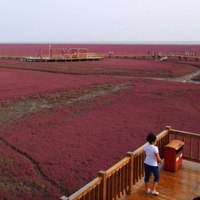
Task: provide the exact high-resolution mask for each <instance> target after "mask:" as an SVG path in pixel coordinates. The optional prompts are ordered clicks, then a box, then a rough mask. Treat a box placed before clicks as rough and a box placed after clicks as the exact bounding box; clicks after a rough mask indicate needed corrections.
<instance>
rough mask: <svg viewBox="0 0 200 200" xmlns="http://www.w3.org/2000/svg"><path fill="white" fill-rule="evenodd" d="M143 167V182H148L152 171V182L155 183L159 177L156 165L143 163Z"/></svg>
mask: <svg viewBox="0 0 200 200" xmlns="http://www.w3.org/2000/svg"><path fill="white" fill-rule="evenodd" d="M144 168H145V178H144V182H145V183H148V182H149V178H150V176H151V173H153V175H154V182H155V183H157V182H158V181H159V179H160V172H159V168H158V166H151V165H147V164H146V163H144Z"/></svg>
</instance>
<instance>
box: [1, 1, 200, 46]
mask: <svg viewBox="0 0 200 200" xmlns="http://www.w3.org/2000/svg"><path fill="white" fill-rule="evenodd" d="M199 7H200V1H199V0H190V1H188V0H168V1H165V2H164V1H160V0H124V1H121V0H95V1H94V0H85V1H81V0H75V1H66V0H56V1H55V0H42V1H41V0H34V1H26V0H1V12H0V18H1V31H0V43H104V44H110V43H114V44H121V43H123V44H127V43H128V44H135V43H137V44H138V43H140V44H145V43H146V44H149V43H150V44H157V43H159V44H163V43H164V44H200V27H199V26H198V24H199V19H200V12H199Z"/></svg>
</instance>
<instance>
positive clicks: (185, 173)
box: [121, 160, 200, 200]
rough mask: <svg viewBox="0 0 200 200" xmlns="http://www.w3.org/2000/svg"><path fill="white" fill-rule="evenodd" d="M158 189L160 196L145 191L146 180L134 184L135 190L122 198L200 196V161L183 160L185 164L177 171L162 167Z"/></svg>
mask: <svg viewBox="0 0 200 200" xmlns="http://www.w3.org/2000/svg"><path fill="white" fill-rule="evenodd" d="M157 190H158V191H159V192H160V194H159V196H154V195H147V194H146V193H145V187H144V181H143V180H141V181H139V182H138V183H137V184H136V185H135V186H134V191H133V192H132V194H131V195H130V196H129V195H127V196H126V197H123V198H121V200H137V199H138V200H150V199H156V200H193V198H195V197H197V196H199V197H200V163H195V162H191V161H186V160H184V161H183V165H182V167H181V168H180V169H178V170H177V171H176V172H170V171H166V170H164V169H163V167H162V168H161V179H160V182H159V185H158V187H157Z"/></svg>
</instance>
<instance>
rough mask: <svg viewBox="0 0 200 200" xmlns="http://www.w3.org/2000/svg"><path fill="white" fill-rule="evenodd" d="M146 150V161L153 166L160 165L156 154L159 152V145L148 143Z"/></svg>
mask: <svg viewBox="0 0 200 200" xmlns="http://www.w3.org/2000/svg"><path fill="white" fill-rule="evenodd" d="M144 151H145V153H146V158H145V160H144V163H146V164H147V165H151V166H158V162H157V159H156V155H155V154H156V153H159V151H158V147H157V146H155V145H152V144H147V145H146V146H145V147H144Z"/></svg>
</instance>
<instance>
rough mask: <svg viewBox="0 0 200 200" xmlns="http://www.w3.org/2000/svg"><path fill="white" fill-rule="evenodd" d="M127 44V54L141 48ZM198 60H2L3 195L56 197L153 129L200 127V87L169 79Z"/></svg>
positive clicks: (0, 152)
mask: <svg viewBox="0 0 200 200" xmlns="http://www.w3.org/2000/svg"><path fill="white" fill-rule="evenodd" d="M36 46H37V45H36ZM111 46H112V47H114V45H111ZM111 46H109V45H108V46H107V47H106V46H105V48H108V49H109V48H111ZM0 47H1V45H0ZM37 47H39V46H37ZM115 47H116V51H117V49H118V50H120V48H122V46H120V45H119V46H118V47H117V46H115ZM125 47H126V48H125ZM129 47H130V46H126V45H124V46H123V48H124V52H125V51H130V52H131V51H134V48H136V47H130V49H131V48H132V49H131V50H130V49H129ZM153 47H154V48H155V46H152V48H153ZM160 47H161V46H158V47H156V48H160ZM15 48H17V46H13V49H15ZM24 48H25V49H26V48H30V52H31V51H32V52H33V51H35V49H34V48H33V47H32V48H31V47H28V46H24ZM96 48H97V47H96ZM98 48H99V49H101V48H103V46H101V45H100V46H99V47H98ZM123 48H122V49H121V51H123ZM137 48H138V49H137ZM137 48H136V50H137V51H138V52H140V51H142V50H143V51H144V50H146V49H148V48H150V46H146V48H145V47H144V46H143V45H142V46H140V47H137ZM162 48H163V50H164V49H165V51H170V50H171V51H174V49H173V48H171V49H170V48H169V46H165V48H164V47H162ZM168 48H169V49H168ZM176 48H180V49H181V48H182V50H183V49H184V48H186V46H184V47H181V46H180V47H179V46H176ZM187 48H188V46H187ZM0 49H1V48H0ZM99 49H96V50H98V51H100V50H99ZM4 50H6V48H4ZM22 50H23V48H22V49H21V51H22ZM104 50H105V49H104ZM154 50H155V49H154ZM27 51H28V49H27ZM122 53H123V52H122ZM197 65H198V64H197ZM197 65H196V64H194V65H193V64H187V62H185V63H181V64H180V63H172V62H154V61H142V60H122V59H120V60H117V59H105V60H103V61H99V62H83V63H82V62H74V63H21V62H16V61H3V60H0V68H1V69H0V102H1V104H0V113H1V115H0V190H1V192H0V199H7V200H10V199H15V200H21V199H26V200H28V199H43V200H44V199H46V200H47V199H48V200H51V199H52V200H53V199H59V197H60V196H61V195H67V196H68V195H69V194H72V193H73V192H75V191H76V190H78V189H79V188H80V187H82V186H84V185H85V184H86V183H88V182H89V181H91V180H92V179H93V178H95V177H96V176H97V175H98V171H99V170H106V169H108V168H109V167H111V166H112V165H113V164H115V163H116V162H118V161H119V160H120V159H121V158H123V157H124V156H125V155H126V152H127V151H132V150H134V149H136V148H138V147H139V146H141V145H142V144H144V143H145V136H146V134H147V133H148V132H150V131H151V132H154V133H156V134H157V133H159V132H160V131H162V130H163V129H164V127H165V126H166V125H170V126H172V127H173V128H175V129H180V130H185V131H191V132H196V133H199V131H200V127H199V117H200V103H199V98H200V85H199V84H192V83H182V82H172V81H166V80H164V78H167V79H170V80H175V81H178V80H179V79H176V78H177V77H179V78H181V76H183V75H188V74H190V73H192V72H196V71H198V68H197V67H196V66H197ZM8 68H9V69H8ZM72 73H73V75H72ZM126 76H127V77H128V78H126ZM137 76H139V77H140V78H136V77H137ZM149 77H151V78H160V79H161V78H162V80H153V79H150V78H149ZM4 102H6V104H5V103H4ZM35 107H37V109H33V108H35Z"/></svg>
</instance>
